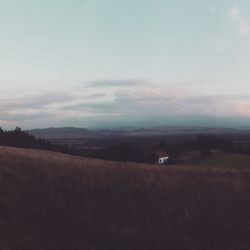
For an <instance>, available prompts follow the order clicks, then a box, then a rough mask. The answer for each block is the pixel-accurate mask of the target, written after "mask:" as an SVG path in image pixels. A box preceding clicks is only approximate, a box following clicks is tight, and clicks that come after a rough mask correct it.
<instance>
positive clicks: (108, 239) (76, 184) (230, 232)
mask: <svg viewBox="0 0 250 250" xmlns="http://www.w3.org/2000/svg"><path fill="white" fill-rule="evenodd" d="M0 249H3V250H9V249H11V250H12V249H13V250H22V249H23V250H29V249H32V250H36V249H39V250H50V249H60V250H61V249H62V250H64V249H65V250H71V249H83V250H85V249H86V250H88V249H91V250H92V249H93V250H96V249H98V250H99V249H101V250H102V249H103V250H106V249H107V250H111V249H116V250H122V249H129V250H130V249H131V250H140V249H142V250H147V249H152V250H154V249H164V250H165V249H169V250H175V249H178V250H186V249H187V250H188V249H190V250H196V249H197V250H221V249H227V250H242V249H250V171H248V170H247V169H244V170H232V169H231V170H230V169H228V170H223V169H214V168H212V169H210V168H204V169H202V168H192V167H186V168H185V167H177V166H176V167H167V168H166V167H157V166H147V165H139V164H125V163H112V162H105V161H101V160H93V159H92V160H90V159H85V158H80V157H72V156H66V155H63V154H58V153H50V152H42V151H35V150H21V149H14V148H12V149H11V148H0Z"/></svg>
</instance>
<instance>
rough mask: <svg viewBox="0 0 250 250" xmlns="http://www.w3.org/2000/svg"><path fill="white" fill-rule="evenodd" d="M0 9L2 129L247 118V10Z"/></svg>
mask: <svg viewBox="0 0 250 250" xmlns="http://www.w3.org/2000/svg"><path fill="white" fill-rule="evenodd" d="M0 4H1V5H0V7H1V8H0V126H3V127H14V126H17V125H18V126H21V127H24V128H32V127H47V126H82V127H85V126H87V127H88V126H96V125H102V124H103V126H105V125H106V126H112V124H113V125H114V126H122V125H141V124H143V125H146V124H148V125H150V124H156V125H157V121H158V124H159V125H162V124H165V123H166V124H167V123H169V124H170V123H171V124H173V123H182V124H183V123H185V121H186V123H187V125H189V124H202V125H206V124H207V125H209V126H212V125H213V123H214V125H216V124H218V119H219V118H218V117H227V119H231V120H234V122H233V123H232V126H236V125H237V124H239V125H242V123H244V124H247V122H248V118H250V84H249V83H250V82H249V80H250V71H249V66H250V14H249V13H250V2H249V1H246V0H245V1H244V0H238V1H231V0H221V1H215V0H212V1H208V0H189V1H187V0H185V1H184V0H171V1H167V0H154V1H150V0H149V1H145V0H133V1H132V0H128V1H117V0H106V1H104V0H81V1H80V0H71V1H64V0H60V1H59V0H58V1H54V0H43V1H39V0H29V1H27V0H22V1H20V0H12V1H9V0H8V1H7V0H5V1H4V0H0ZM176 117H178V119H177V118H176ZM180 117H182V119H181V122H180ZM236 119H237V120H236ZM237 121H239V122H238V123H237ZM243 121H244V122H243ZM220 124H221V125H222V126H223V122H220ZM249 124H250V123H249ZM226 125H227V126H228V125H229V124H225V126H226Z"/></svg>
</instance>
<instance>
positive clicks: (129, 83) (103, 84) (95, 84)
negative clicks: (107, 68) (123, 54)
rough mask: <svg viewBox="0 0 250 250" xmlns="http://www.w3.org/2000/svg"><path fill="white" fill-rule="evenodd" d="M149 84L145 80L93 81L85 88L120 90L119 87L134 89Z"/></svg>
mask: <svg viewBox="0 0 250 250" xmlns="http://www.w3.org/2000/svg"><path fill="white" fill-rule="evenodd" d="M148 84H149V82H147V81H145V80H137V79H128V80H95V81H90V82H89V83H88V85H87V86H86V87H88V88H110V87H115V88H120V87H136V86H146V85H148Z"/></svg>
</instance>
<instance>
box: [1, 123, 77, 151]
mask: <svg viewBox="0 0 250 250" xmlns="http://www.w3.org/2000/svg"><path fill="white" fill-rule="evenodd" d="M0 145H4V146H11V147H20V148H33V149H43V150H51V151H56V152H62V153H68V154H74V152H73V151H72V150H70V149H69V148H68V147H66V146H62V145H56V144H53V143H51V142H50V141H48V140H45V139H42V138H35V137H34V136H33V135H30V134H28V133H27V132H25V131H22V130H21V128H18V127H17V128H15V129H14V130H6V131H4V130H3V129H2V128H1V127H0Z"/></svg>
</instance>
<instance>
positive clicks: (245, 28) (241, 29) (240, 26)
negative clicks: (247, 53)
mask: <svg viewBox="0 0 250 250" xmlns="http://www.w3.org/2000/svg"><path fill="white" fill-rule="evenodd" d="M229 16H230V18H231V20H232V21H233V23H234V24H235V25H236V28H237V31H238V33H239V34H240V35H247V34H249V33H250V22H249V20H248V19H247V18H246V17H244V16H243V15H242V13H241V10H240V8H239V7H238V6H234V7H233V8H232V9H231V10H230V12H229Z"/></svg>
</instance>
